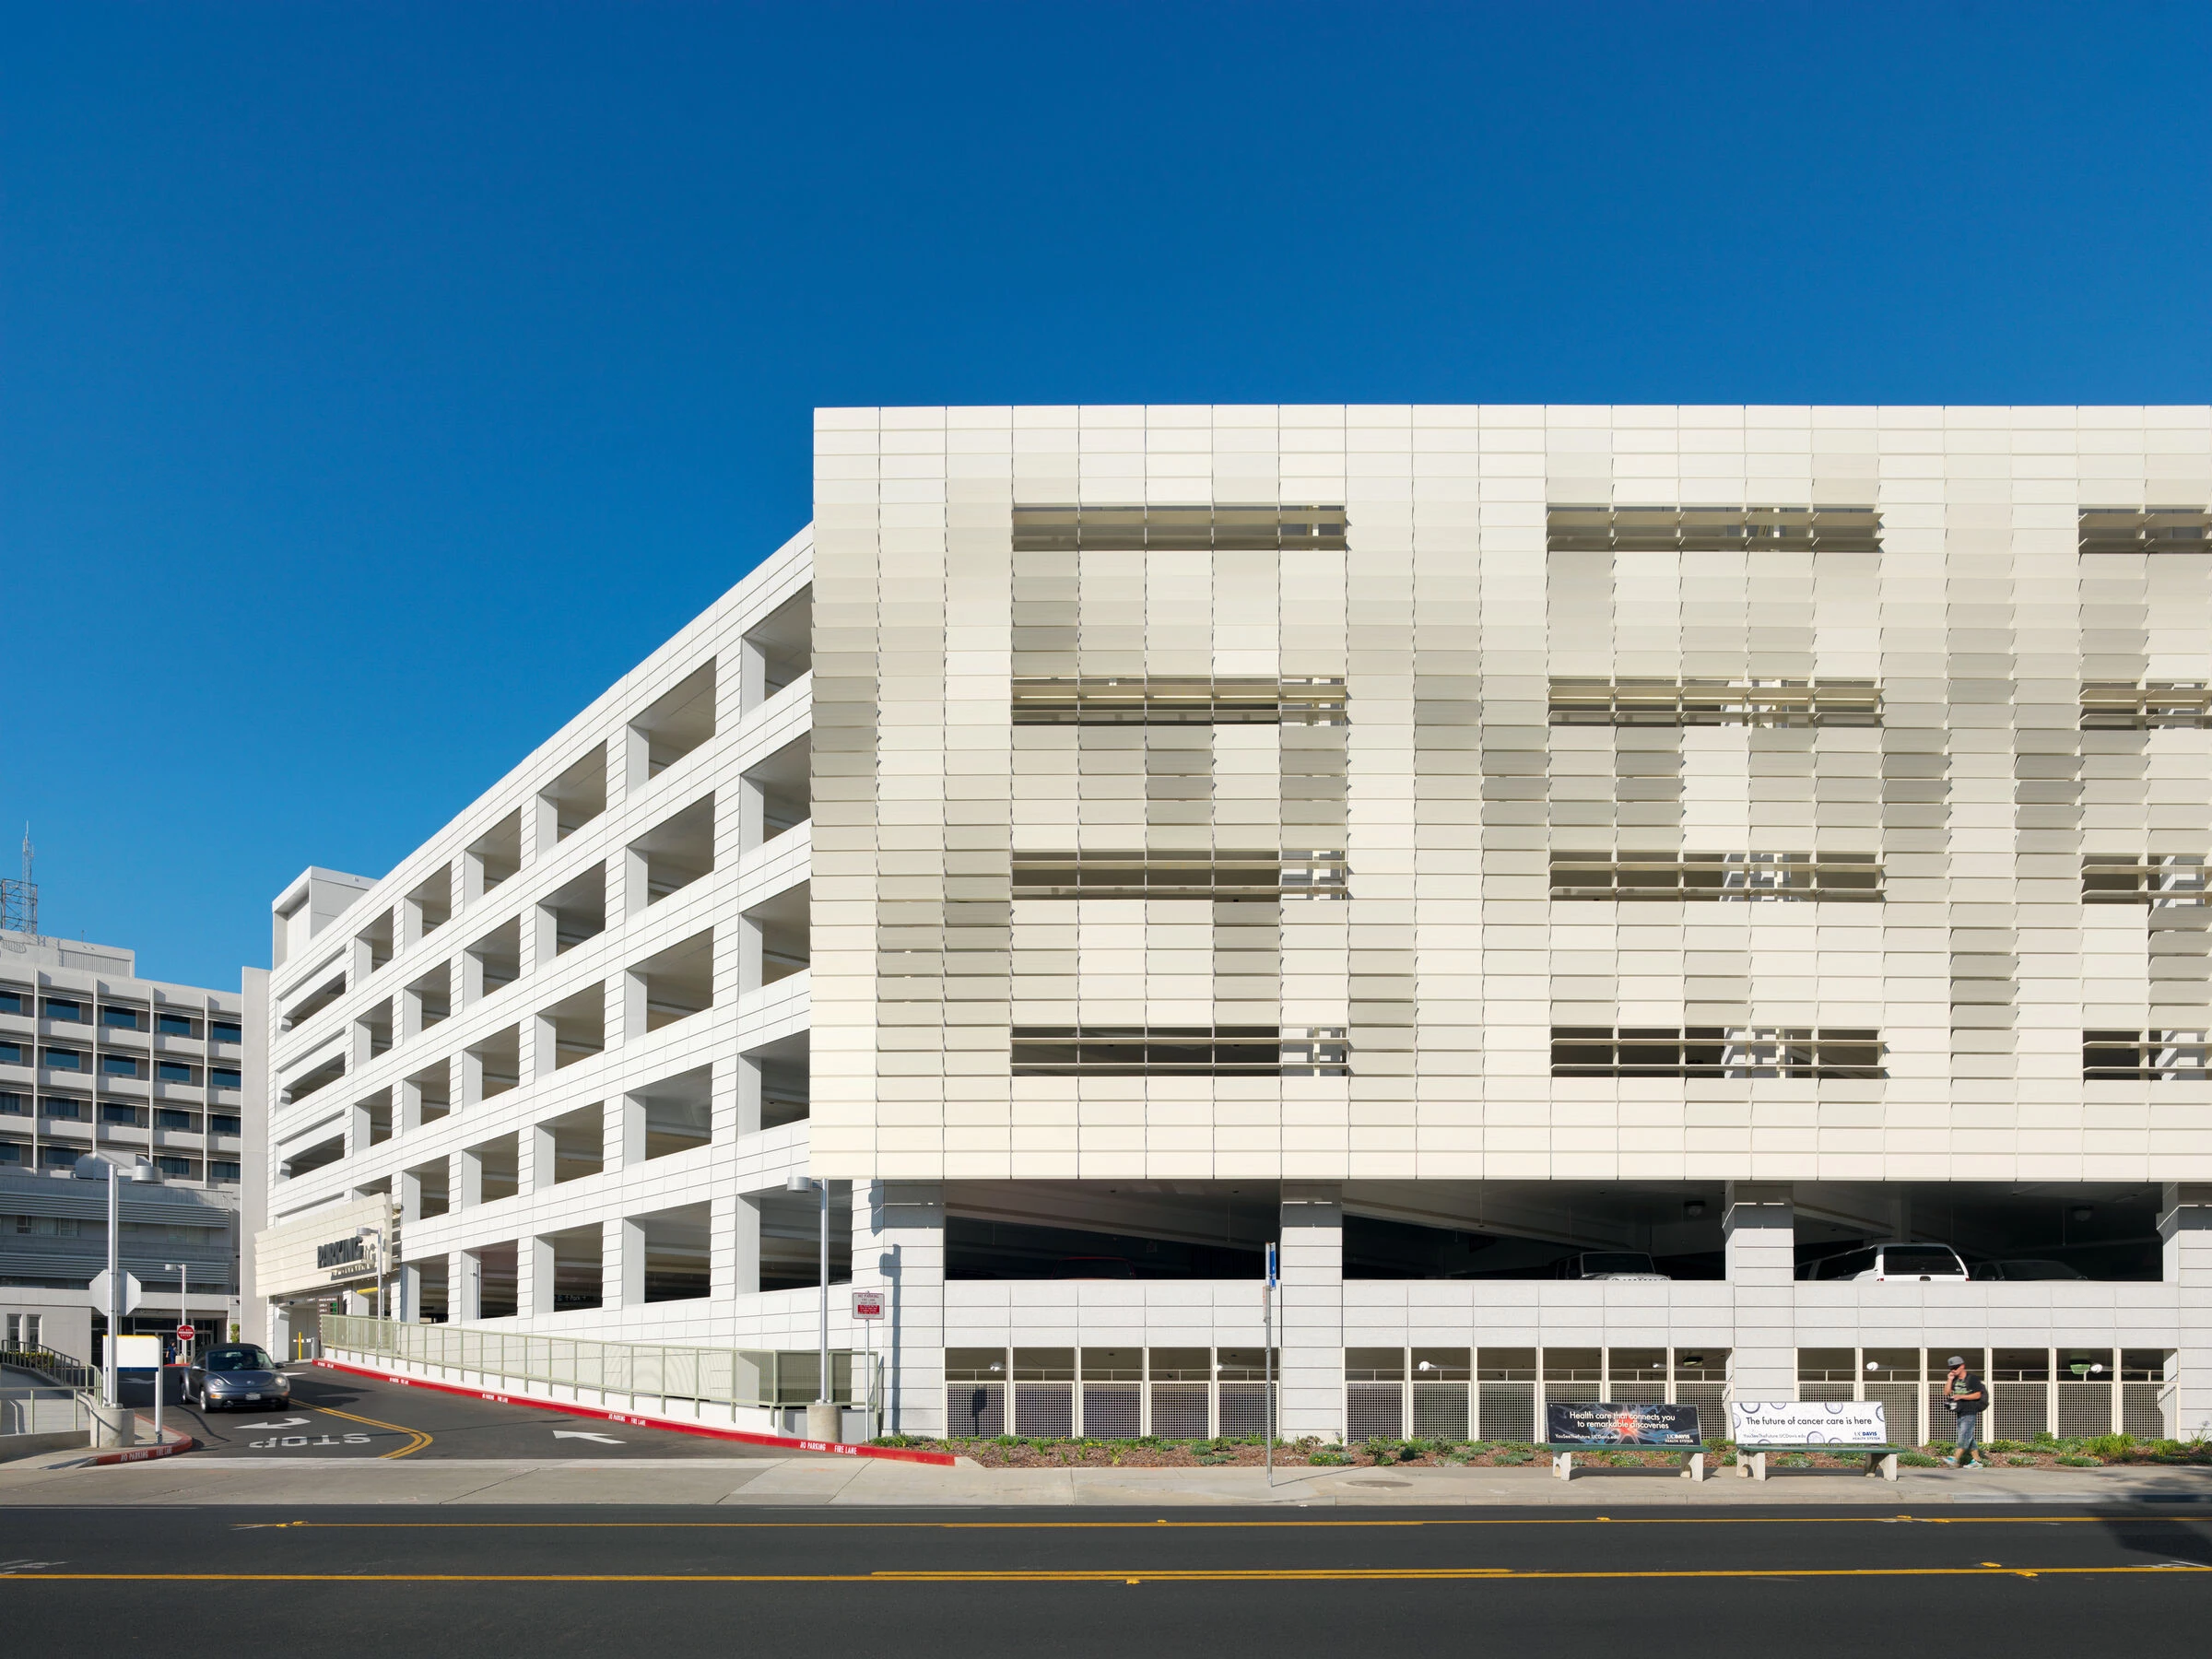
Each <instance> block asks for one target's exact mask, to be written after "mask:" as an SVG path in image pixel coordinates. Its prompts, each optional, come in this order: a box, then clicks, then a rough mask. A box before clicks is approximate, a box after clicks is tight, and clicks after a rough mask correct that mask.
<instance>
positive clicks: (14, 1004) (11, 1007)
mask: <svg viewBox="0 0 2212 1659" xmlns="http://www.w3.org/2000/svg"><path fill="white" fill-rule="evenodd" d="M29 1012H30V998H29V997H28V996H26V995H24V994H23V993H22V992H20V991H0V1014H28V1013H29Z"/></svg>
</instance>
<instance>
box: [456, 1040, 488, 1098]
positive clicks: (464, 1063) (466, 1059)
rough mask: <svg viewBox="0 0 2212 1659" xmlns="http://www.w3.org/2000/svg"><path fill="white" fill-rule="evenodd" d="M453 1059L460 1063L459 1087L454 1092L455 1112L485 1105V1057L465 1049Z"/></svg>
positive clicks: (472, 1050)
mask: <svg viewBox="0 0 2212 1659" xmlns="http://www.w3.org/2000/svg"><path fill="white" fill-rule="evenodd" d="M453 1058H454V1059H455V1060H457V1061H459V1062H460V1065H461V1076H460V1079H459V1087H458V1088H454V1090H453V1110H454V1111H455V1112H459V1111H461V1110H462V1109H463V1108H464V1107H468V1106H480V1105H482V1104H483V1103H484V1056H483V1055H481V1054H479V1053H477V1051H476V1050H474V1049H463V1050H462V1051H461V1052H460V1053H458V1054H455V1055H454V1056H453Z"/></svg>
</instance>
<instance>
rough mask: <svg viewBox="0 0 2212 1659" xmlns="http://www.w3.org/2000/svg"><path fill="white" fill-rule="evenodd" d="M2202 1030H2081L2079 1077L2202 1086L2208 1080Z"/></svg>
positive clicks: (2209, 1049) (2208, 1052)
mask: <svg viewBox="0 0 2212 1659" xmlns="http://www.w3.org/2000/svg"><path fill="white" fill-rule="evenodd" d="M2208 1056H2212V1045H2208V1044H2207V1043H2206V1040H2205V1033H2204V1032H2203V1031H2084V1032H2083V1033H2082V1034H2081V1075H2082V1077H2084V1078H2085V1079H2086V1080H2088V1081H2097V1080H2100V1079H2101V1080H2105V1081H2111V1082H2138V1083H2202V1082H2204V1081H2205V1080H2206V1078H2207V1077H2212V1068H2208V1067H2207V1064H2206V1061H2207V1057H2208Z"/></svg>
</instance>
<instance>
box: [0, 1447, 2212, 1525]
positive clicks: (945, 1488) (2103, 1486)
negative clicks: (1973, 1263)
mask: <svg viewBox="0 0 2212 1659" xmlns="http://www.w3.org/2000/svg"><path fill="white" fill-rule="evenodd" d="M79 1456H80V1457H81V1454H79ZM74 1461H76V1460H74V1459H71V1458H67V1457H46V1458H34V1459H25V1460H23V1461H22V1462H20V1463H17V1464H12V1465H6V1466H5V1467H0V1506H6V1507H11V1508H19V1507H27V1506H36V1505H46V1504H67V1505H78V1504H89V1505H95V1506H98V1505H112V1504H129V1505H145V1504H153V1505H178V1506H187V1507H189V1506H194V1505H199V1504H258V1505H268V1506H279V1507H281V1506H291V1505H320V1504H379V1503H396V1504H438V1503H515V1504H531V1503H624V1504H730V1505H758V1506H761V1507H773V1508H788V1507H801V1508H811V1507H816V1506H821V1505H837V1506H841V1507H842V1506H867V1505H881V1506H886V1507H892V1508H900V1507H905V1508H936V1507H949V1508H963V1509H965V1508H988V1507H994V1506H998V1505H1022V1506H1031V1507H1062V1508H1086V1507H1090V1506H1134V1507H1139V1508H1163V1507H1184V1506H1193V1505H1237V1506H1261V1507H1264V1506H1276V1507H1285V1508H1298V1507H1300V1506H1309V1505H1325V1506H1331V1507H1339V1508H1347V1507H1359V1508H1423V1507H1431V1506H1440V1505H1441V1506H1466V1507H1471V1508H1479V1507H1485V1506H1488V1507H1498V1508H1522V1507H1551V1506H1560V1507H1567V1506H1571V1507H1573V1508H1576V1509H1585V1508H1591V1507H1599V1508H1606V1509H1610V1508H1614V1507H1617V1506H1653V1505H1673V1504H1692V1503H1694V1504H1700V1505H1724V1506H1735V1505H1741V1506H1744V1507H1756V1506H1767V1505H1778V1506H1792V1505H1799V1504H1822V1505H1826V1504H1853V1505H1857V1504H1871V1505H1875V1506H1877V1507H1879V1506H1885V1505H1887V1506H1890V1507H1893V1508H1899V1509H1905V1508H1918V1507H1924V1506H1926V1505H1930V1504H1944V1503H1967V1504H1981V1503H1993V1502H1994V1503H2038V1504H2048V1505H2067V1504H2110V1503H2130V1502H2142V1503H2150V1504H2175V1505H2179V1506H2186V1507H2184V1508H2183V1509H2182V1511H2181V1512H2184V1513H2194V1512H2197V1510H2196V1508H2195V1506H2196V1505H2200V1504H2203V1505H2212V1470H2206V1469H2133V1468H2112V1469H2068V1470H2028V1469H2017V1470H1990V1471H1986V1472H1984V1471H1979V1470H1976V1471H1962V1470H1944V1469H1908V1470H1906V1471H1904V1472H1903V1474H1902V1477H1901V1478H1900V1480H1898V1481H1897V1482H1896V1483H1895V1484H1891V1483H1890V1482H1888V1481H1885V1480H1877V1479H1871V1478H1868V1477H1865V1476H1863V1475H1859V1474H1856V1473H1830V1472H1827V1471H1821V1472H1813V1471H1802V1472H1792V1473H1784V1474H1780V1475H1777V1476H1775V1477H1773V1478H1771V1479H1769V1480H1767V1481H1764V1482H1756V1481H1751V1480H1747V1479H1743V1478H1741V1477H1738V1476H1736V1475H1735V1473H1734V1471H1723V1472H1721V1473H1719V1474H1716V1475H1715V1476H1714V1477H1712V1478H1711V1479H1709V1480H1706V1481H1704V1482H1703V1483H1701V1484H1699V1483H1693V1482H1690V1481H1688V1480H1685V1479H1683V1478H1681V1477H1680V1476H1679V1475H1677V1474H1675V1473H1674V1472H1672V1471H1663V1470H1648V1471H1647V1470H1640V1469H1639V1470H1631V1469H1614V1470H1599V1471H1593V1472H1591V1473H1589V1474H1587V1475H1584V1474H1580V1473H1578V1474H1577V1476H1576V1477H1575V1478H1574V1479H1573V1480H1572V1481H1561V1480H1559V1479H1557V1478H1555V1477H1553V1476H1552V1475H1551V1473H1550V1471H1549V1469H1548V1468H1547V1467H1543V1466H1537V1467H1532V1468H1527V1469H1418V1468H1403V1469H1401V1468H1373V1467H1351V1468H1326V1469H1320V1468H1313V1467H1312V1466H1310V1465H1292V1466H1287V1467H1284V1468H1281V1469H1278V1470H1277V1472H1276V1480H1275V1484H1274V1486H1272V1487H1270V1486H1269V1485H1268V1484H1267V1483H1266V1480H1265V1474H1264V1472H1263V1471H1261V1470H1258V1469H1247V1468H1221V1469H1111V1468H1108V1469H1096V1468H1088V1469H986V1468H983V1467H981V1466H980V1465H975V1464H972V1463H965V1462H964V1463H962V1464H961V1465H959V1466H957V1467H953V1468H943V1467H935V1466H930V1465H918V1464H902V1463H882V1462H873V1461H861V1460H857V1459H856V1460H851V1461H848V1460H845V1459H836V1460H830V1459H823V1458H806V1459H795V1458H794V1459H788V1460H778V1459H763V1460H760V1461H758V1462H747V1463H731V1462H729V1461H727V1460H724V1459H706V1458H697V1459H693V1458H664V1459H656V1460H653V1461H650V1462H648V1461H643V1460H639V1461H627V1460H626V1461H610V1460H600V1461H594V1462H589V1463H586V1462H581V1461H567V1460H555V1459H541V1460H511V1461H498V1462H493V1461H485V1462H472V1461H466V1460H461V1459H449V1460H446V1461H442V1462H432V1461H424V1462H420V1463H416V1462H411V1461H408V1460H406V1459H404V1458H402V1459H379V1460H374V1461H365V1460H359V1459H335V1458H332V1459H312V1460H311V1459H291V1460H277V1459H270V1460H267V1461H260V1460H254V1459H248V1458H228V1459H218V1458H206V1459H201V1458H195V1457H193V1456H190V1455H186V1456H183V1457H173V1458H169V1459H166V1460H164V1461H161V1462H159V1463H147V1464H136V1465H127V1466H124V1467H120V1468H85V1467H81V1466H78V1467H69V1466H59V1465H67V1464H70V1463H72V1462H74ZM2206 1512H2207V1513H2212V1509H2208V1510H2207V1511H2206Z"/></svg>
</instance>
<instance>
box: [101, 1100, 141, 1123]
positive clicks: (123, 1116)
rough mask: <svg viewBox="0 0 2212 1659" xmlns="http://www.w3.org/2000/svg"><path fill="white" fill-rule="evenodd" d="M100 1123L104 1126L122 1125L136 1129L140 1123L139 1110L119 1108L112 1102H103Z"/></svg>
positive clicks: (127, 1107)
mask: <svg viewBox="0 0 2212 1659" xmlns="http://www.w3.org/2000/svg"><path fill="white" fill-rule="evenodd" d="M100 1122H101V1123H103V1124H124V1125H126V1126H128V1127H130V1128H133V1129H135V1128H137V1127H138V1122H139V1120H138V1108H137V1107H135V1106H118V1105H115V1104H114V1103H113V1102H112V1101H108V1100H102V1101H101V1102H100Z"/></svg>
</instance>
